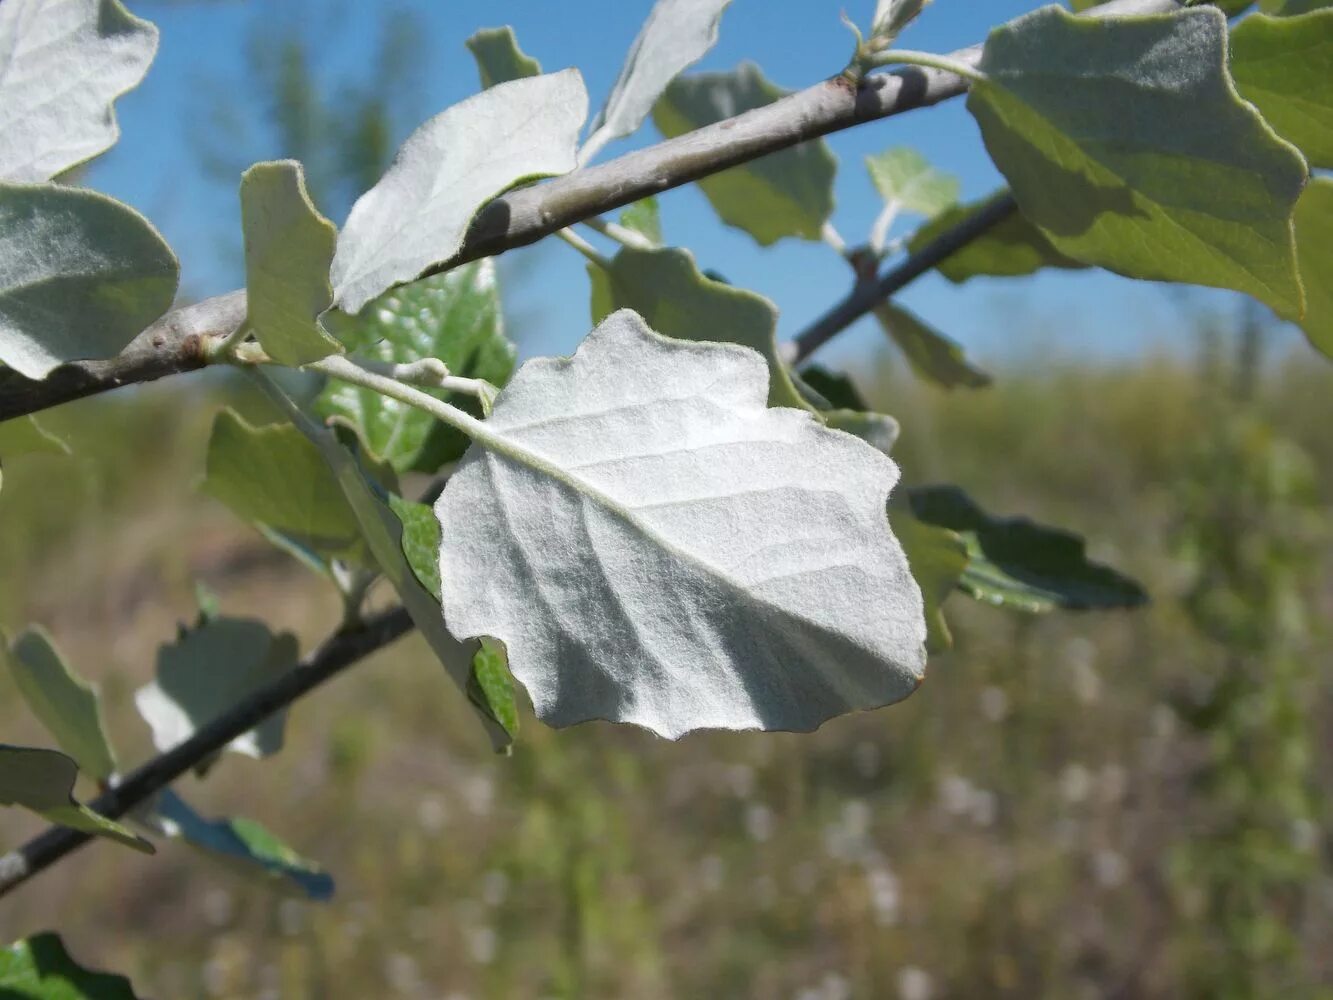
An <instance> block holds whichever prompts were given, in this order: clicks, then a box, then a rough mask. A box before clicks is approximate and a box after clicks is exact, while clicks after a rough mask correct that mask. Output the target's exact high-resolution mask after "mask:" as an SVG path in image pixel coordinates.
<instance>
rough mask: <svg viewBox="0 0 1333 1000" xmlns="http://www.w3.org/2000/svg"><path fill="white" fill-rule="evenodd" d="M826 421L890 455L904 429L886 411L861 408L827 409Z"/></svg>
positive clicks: (824, 415) (836, 428)
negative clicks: (877, 411)
mask: <svg viewBox="0 0 1333 1000" xmlns="http://www.w3.org/2000/svg"><path fill="white" fill-rule="evenodd" d="M823 417H824V423H826V424H827V425H828V426H829V427H832V428H833V429H834V430H839V431H846V432H847V433H848V434H852V435H854V436H856V437H859V438H860V439H861V440H862V441H864V442H865V443H866V444H868V445H870V446H871V447H872V448H876V449H878V450H879V451H882V452H884V454H886V455H888V454H890V453H892V451H893V446H894V445H895V444H897V443H898V434H899V433H900V431H901V430H902V428H900V427H899V426H898V421H897V420H895V419H894V418H893V417H890V416H889V415H888V414H885V413H868V412H864V411H861V410H826V411H824V413H823Z"/></svg>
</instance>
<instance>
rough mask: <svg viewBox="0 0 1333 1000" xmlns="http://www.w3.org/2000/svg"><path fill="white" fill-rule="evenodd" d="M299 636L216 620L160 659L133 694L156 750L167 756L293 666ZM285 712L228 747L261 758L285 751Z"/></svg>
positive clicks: (185, 637) (259, 625) (170, 647)
mask: <svg viewBox="0 0 1333 1000" xmlns="http://www.w3.org/2000/svg"><path fill="white" fill-rule="evenodd" d="M296 659H297V643H296V637H295V636H294V635H292V634H291V633H289V632H280V633H277V634H274V633H273V632H270V631H269V628H268V626H267V625H265V624H264V623H263V622H261V621H256V620H253V619H248V618H213V619H211V620H209V621H206V622H205V623H204V624H202V625H200V626H199V627H197V628H193V629H190V630H189V631H188V632H186V633H184V634H183V635H182V636H181V637H180V638H179V639H178V640H177V641H176V642H173V643H169V644H167V645H164V646H162V647H161V648H160V649H159V650H158V653H157V675H156V678H155V679H154V680H153V681H152V683H150V684H147V685H145V686H144V687H141V688H140V689H139V690H138V691H137V692H136V693H135V695H134V704H135V707H136V708H138V710H139V714H140V715H141V716H143V719H144V721H145V722H147V723H148V726H149V728H150V729H152V731H153V746H155V747H157V749H158V750H159V751H162V752H166V751H168V750H170V749H171V748H172V747H174V746H176V745H177V744H179V743H183V742H185V741H186V740H187V739H189V738H190V737H191V736H193V735H194V733H195V731H196V730H198V729H199V728H200V727H201V726H205V725H207V724H208V723H210V722H212V721H213V720H214V719H215V718H217V716H219V715H221V714H222V713H223V712H224V711H225V710H227V709H229V708H231V707H232V706H233V705H235V704H236V703H237V702H238V701H240V700H241V699H243V698H246V697H248V696H249V695H251V694H253V693H254V691H255V690H256V689H257V688H260V687H263V686H264V685H265V684H267V683H269V682H270V681H272V680H273V679H274V678H275V677H278V676H279V675H281V674H284V673H286V672H287V671H288V670H290V669H291V668H292V667H294V666H295V665H296ZM286 724H287V711H286V709H283V710H282V711H279V712H276V713H274V714H273V715H270V716H269V717H268V718H267V719H265V720H264V721H263V722H261V723H260V724H259V725H258V726H256V727H255V728H254V729H252V730H250V731H249V732H248V733H242V734H241V735H240V736H238V737H236V739H234V740H232V741H231V742H230V743H228V744H227V746H226V749H228V750H231V751H232V752H233V753H239V754H243V755H244V756H246V757H254V758H262V757H268V756H270V755H272V754H275V753H277V752H278V751H279V750H280V749H282V734H283V729H284V728H285V727H286Z"/></svg>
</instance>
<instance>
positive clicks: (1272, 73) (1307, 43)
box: [1231, 9, 1333, 292]
mask: <svg viewBox="0 0 1333 1000" xmlns="http://www.w3.org/2000/svg"><path fill="white" fill-rule="evenodd" d="M1231 76H1232V78H1233V79H1234V80H1235V81H1236V88H1237V89H1238V90H1239V91H1240V96H1241V97H1243V98H1245V99H1246V100H1247V101H1250V102H1252V103H1253V104H1254V105H1255V106H1256V107H1258V108H1259V110H1260V111H1261V112H1263V116H1264V118H1266V119H1267V120H1268V123H1269V124H1270V125H1272V126H1273V128H1274V129H1276V130H1277V132H1278V134H1279V135H1281V136H1282V137H1283V138H1285V139H1290V140H1291V141H1292V142H1294V143H1295V144H1296V145H1297V146H1298V147H1300V150H1301V152H1302V153H1304V154H1305V158H1306V159H1307V160H1308V161H1309V162H1310V166H1312V167H1333V84H1330V82H1329V81H1331V80H1333V9H1325V10H1321V11H1316V12H1312V13H1309V14H1304V15H1301V16H1300V17H1269V16H1267V15H1264V14H1255V15H1254V16H1253V17H1247V18H1245V20H1243V21H1241V22H1240V24H1238V25H1236V27H1235V29H1234V30H1233V31H1232V32H1231ZM1309 290H1310V289H1308V288H1307V289H1306V291H1307V292H1308V291H1309Z"/></svg>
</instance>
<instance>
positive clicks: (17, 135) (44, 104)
mask: <svg viewBox="0 0 1333 1000" xmlns="http://www.w3.org/2000/svg"><path fill="white" fill-rule="evenodd" d="M156 52H157V29H156V28H155V27H153V25H151V24H149V23H148V22H147V21H142V20H140V19H139V18H137V17H135V16H134V15H132V14H130V13H129V11H127V10H126V9H125V8H124V6H122V5H121V3H120V2H119V0H5V3H3V4H0V180H9V181H20V182H29V183H31V182H35V181H46V180H50V179H51V178H52V177H54V176H56V175H57V174H60V173H63V172H64V171H66V170H68V169H69V168H70V167H73V166H75V165H77V164H79V163H82V162H83V161H84V160H88V159H91V158H92V157H94V156H96V155H97V154H98V153H101V152H102V151H104V150H106V149H110V148H111V146H112V145H114V144H115V142H116V139H117V138H119V136H120V128H119V127H118V126H117V125H116V114H115V111H114V110H113V109H112V106H111V105H112V102H114V101H115V99H116V98H117V97H119V96H120V95H121V94H124V93H125V92H126V91H128V90H131V89H133V88H134V87H135V86H137V85H138V83H139V81H140V80H142V79H143V75H144V73H146V72H147V71H148V64H149V63H151V62H152V61H153V55H154V54H155V53H156Z"/></svg>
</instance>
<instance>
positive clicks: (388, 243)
mask: <svg viewBox="0 0 1333 1000" xmlns="http://www.w3.org/2000/svg"><path fill="white" fill-rule="evenodd" d="M587 117H588V93H587V91H586V90H585V89H584V86H583V77H582V76H580V75H579V72H578V70H574V69H567V70H562V71H560V72H559V73H548V74H545V75H544V76H533V77H527V78H526V79H521V80H511V81H509V82H507V83H500V84H496V85H495V86H494V87H491V88H489V89H488V90H485V91H483V92H482V93H480V94H477V95H475V96H473V97H469V98H468V99H467V100H465V101H461V102H459V103H458V104H455V105H454V106H453V107H450V108H447V109H445V110H444V111H441V112H440V113H439V114H438V115H436V116H435V117H434V118H432V119H430V121H428V122H426V123H425V124H424V125H422V126H421V127H420V128H418V129H417V130H416V131H415V132H413V133H412V134H411V135H410V136H408V138H407V141H406V142H405V143H403V145H402V148H401V149H399V150H398V155H397V156H396V157H395V158H394V161H393V164H392V165H391V166H390V167H389V169H388V170H387V171H385V174H384V176H383V177H381V178H380V181H379V183H378V184H376V185H375V186H374V187H373V188H371V189H370V190H369V191H367V192H366V193H365V194H363V195H362V196H361V197H360V198H358V199H357V202H356V204H355V205H353V206H352V212H351V214H350V215H349V216H348V218H347V224H346V225H345V226H344V227H343V230H342V232H341V233H339V234H338V247H337V252H336V253H335V254H334V257H333V268H332V275H331V276H332V279H333V290H334V297H335V300H336V302H337V304H338V305H339V306H340V307H341V308H342V309H343V310H344V311H346V312H349V313H355V312H357V311H359V310H360V309H361V307H362V306H364V305H365V304H366V303H367V302H369V301H370V300H371V299H373V298H375V297H376V296H377V295H379V294H380V293H381V292H383V291H385V290H386V289H388V288H390V287H392V286H393V285H396V284H400V283H402V282H404V281H411V280H412V279H413V278H416V277H417V276H418V275H420V274H421V273H422V272H423V271H425V270H426V269H427V268H429V267H431V266H432V265H434V264H438V263H440V262H441V261H446V260H448V259H449V258H450V257H452V256H453V255H454V254H455V253H457V252H458V248H459V247H460V246H462V245H463V237H464V236H465V235H466V234H467V229H468V225H469V224H470V223H471V222H472V219H473V216H475V215H476V214H477V211H478V209H480V208H481V207H482V205H484V204H485V203H486V202H488V201H490V200H491V199H492V198H494V197H495V196H496V195H498V194H500V193H501V192H503V191H505V190H507V189H508V188H510V187H513V186H514V185H515V184H517V183H518V182H519V181H522V180H528V179H532V178H537V177H549V176H553V175H555V174H563V173H566V172H568V171H570V170H573V169H574V166H575V163H576V154H577V150H578V136H579V130H580V129H581V128H582V127H583V123H584V121H585V120H586V118H587Z"/></svg>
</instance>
